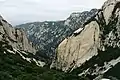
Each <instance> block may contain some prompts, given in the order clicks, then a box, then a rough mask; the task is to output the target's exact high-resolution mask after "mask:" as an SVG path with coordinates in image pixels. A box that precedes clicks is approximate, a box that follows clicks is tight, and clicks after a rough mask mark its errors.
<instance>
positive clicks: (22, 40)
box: [0, 16, 36, 54]
mask: <svg viewBox="0 0 120 80" xmlns="http://www.w3.org/2000/svg"><path fill="white" fill-rule="evenodd" d="M0 41H7V42H8V44H9V45H11V46H12V47H13V48H15V49H17V50H23V51H26V52H30V53H34V54H35V52H36V50H35V48H33V46H32V43H31V42H29V40H28V39H27V36H26V34H25V32H24V31H23V29H19V28H13V27H12V25H11V24H9V23H8V22H7V21H6V20H4V19H3V18H2V16H0Z"/></svg>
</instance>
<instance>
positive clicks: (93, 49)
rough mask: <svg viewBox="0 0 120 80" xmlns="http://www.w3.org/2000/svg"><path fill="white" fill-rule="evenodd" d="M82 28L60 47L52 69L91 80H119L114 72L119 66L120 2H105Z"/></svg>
mask: <svg viewBox="0 0 120 80" xmlns="http://www.w3.org/2000/svg"><path fill="white" fill-rule="evenodd" d="M83 26H84V27H83V29H82V30H78V31H79V33H78V34H74V33H73V35H72V36H70V37H68V38H66V39H65V40H63V41H62V42H61V43H60V45H59V46H58V48H57V54H56V57H55V60H54V61H53V63H52V65H51V67H55V68H57V69H61V70H62V71H65V72H75V73H77V74H78V73H79V76H82V75H83V76H87V77H89V78H90V80H93V79H95V80H100V78H101V77H103V76H106V75H107V77H108V76H114V77H118V78H120V77H119V76H118V75H117V74H116V73H114V72H119V71H114V69H113V67H116V65H117V64H118V63H119V62H120V60H119V58H120V54H119V53H120V0H108V1H106V2H105V3H104V5H103V6H102V8H101V9H99V10H98V12H97V13H96V15H94V16H93V17H91V18H90V19H88V20H87V21H86V22H85V23H84V25H83ZM111 66H112V67H111ZM117 67H118V65H117ZM111 71H113V73H114V74H113V73H110V72H111Z"/></svg>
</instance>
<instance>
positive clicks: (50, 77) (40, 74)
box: [0, 42, 88, 80]
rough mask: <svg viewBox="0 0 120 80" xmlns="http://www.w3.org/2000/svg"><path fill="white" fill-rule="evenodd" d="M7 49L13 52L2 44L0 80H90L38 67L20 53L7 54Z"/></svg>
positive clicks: (0, 43)
mask: <svg viewBox="0 0 120 80" xmlns="http://www.w3.org/2000/svg"><path fill="white" fill-rule="evenodd" d="M3 44H4V47H3ZM5 47H7V49H10V50H12V48H11V46H9V45H7V43H6V42H0V80H88V79H83V78H80V77H78V76H77V75H74V74H70V73H64V72H62V71H57V70H52V69H49V68H48V67H47V66H46V67H43V68H42V67H38V66H36V65H35V63H34V62H33V63H29V62H27V61H26V60H23V59H22V58H21V57H20V55H19V54H18V53H16V54H12V53H9V52H7V51H6V50H5ZM4 51H5V52H6V54H4Z"/></svg>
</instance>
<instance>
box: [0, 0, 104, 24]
mask: <svg viewBox="0 0 120 80" xmlns="http://www.w3.org/2000/svg"><path fill="white" fill-rule="evenodd" d="M105 1H106V0H0V15H2V16H3V17H4V18H5V19H6V20H7V21H9V22H10V23H11V24H12V25H16V24H22V23H26V22H34V21H46V20H62V19H66V18H67V17H68V16H69V15H70V14H71V13H72V12H82V11H84V10H90V9H92V8H101V6H102V4H103V3H104V2H105Z"/></svg>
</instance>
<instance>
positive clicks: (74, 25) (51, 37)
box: [17, 9, 97, 58]
mask: <svg viewBox="0 0 120 80" xmlns="http://www.w3.org/2000/svg"><path fill="white" fill-rule="evenodd" d="M96 12H97V9H92V10H91V11H85V12H82V13H79V12H78V13H72V14H71V15H70V17H68V18H67V19H66V20H64V21H45V22H33V23H27V24H22V25H18V26H17V27H19V28H23V29H24V30H25V31H26V33H27V36H28V38H29V40H31V42H33V44H34V45H37V49H38V50H39V52H38V54H36V56H37V57H38V56H41V55H42V56H44V57H45V56H48V57H47V58H52V57H53V56H54V54H55V49H56V47H57V46H58V45H59V43H60V42H61V41H62V40H64V39H65V38H66V37H68V36H70V35H71V34H72V33H73V32H74V31H75V30H76V29H78V28H80V27H82V25H83V23H84V22H85V21H86V20H87V19H89V18H90V17H91V16H93V15H94V14H95V13H96Z"/></svg>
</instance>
